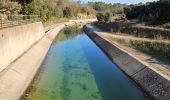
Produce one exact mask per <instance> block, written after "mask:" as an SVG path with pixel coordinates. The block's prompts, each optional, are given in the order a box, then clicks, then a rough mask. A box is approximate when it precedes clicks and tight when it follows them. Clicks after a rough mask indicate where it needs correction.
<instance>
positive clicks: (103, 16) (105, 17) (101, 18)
mask: <svg viewBox="0 0 170 100" xmlns="http://www.w3.org/2000/svg"><path fill="white" fill-rule="evenodd" d="M96 17H97V20H98V22H99V23H108V22H110V20H111V14H110V13H109V12H105V13H104V12H103V13H101V12H100V13H97V15H96Z"/></svg>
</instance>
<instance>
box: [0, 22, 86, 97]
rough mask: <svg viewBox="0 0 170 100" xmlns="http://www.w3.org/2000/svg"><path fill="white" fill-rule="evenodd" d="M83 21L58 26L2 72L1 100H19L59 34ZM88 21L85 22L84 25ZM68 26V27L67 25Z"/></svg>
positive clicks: (0, 83) (0, 74)
mask: <svg viewBox="0 0 170 100" xmlns="http://www.w3.org/2000/svg"><path fill="white" fill-rule="evenodd" d="M80 22H82V21H78V22H77V23H75V22H67V23H62V24H56V25H54V27H52V28H50V29H51V30H50V29H48V28H47V29H48V32H47V33H46V35H45V36H43V38H41V39H40V40H39V41H38V42H37V43H35V44H34V45H33V46H32V47H31V48H30V49H29V50H28V51H27V52H26V53H24V54H23V55H22V56H21V57H20V58H18V59H17V60H16V61H15V62H13V63H12V64H10V65H9V66H8V67H7V68H6V69H5V70H3V71H2V72H0V100H18V99H20V98H21V96H22V95H23V94H24V92H25V90H26V89H27V87H28V86H29V85H30V83H31V81H32V80H33V78H34V76H35V75H36V73H37V71H38V69H39V68H40V66H41V63H42V62H43V59H44V58H45V56H46V54H47V52H48V50H49V48H50V46H51V44H52V42H53V40H54V39H55V37H56V35H57V34H58V32H59V31H60V30H61V29H63V28H64V27H66V26H71V25H75V24H80ZM84 22H86V21H83V23H84ZM65 24H67V25H65Z"/></svg>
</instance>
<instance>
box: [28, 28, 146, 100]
mask: <svg viewBox="0 0 170 100" xmlns="http://www.w3.org/2000/svg"><path fill="white" fill-rule="evenodd" d="M26 98H27V99H28V100H146V99H147V98H146V96H145V95H144V94H143V93H142V91H141V90H140V89H139V88H138V87H137V86H136V85H135V84H134V83H133V82H132V81H131V80H130V79H129V78H128V77H127V76H126V75H125V74H124V73H123V72H122V71H121V70H120V69H119V68H118V67H117V66H116V65H115V64H114V63H112V61H110V59H109V58H108V57H107V56H106V55H105V54H104V53H103V52H102V51H101V50H100V48H98V47H97V46H96V45H95V43H93V41H92V40H90V38H89V37H88V36H87V35H86V34H84V33H83V32H82V31H80V30H77V31H71V30H68V29H67V30H66V31H61V32H60V34H59V35H58V36H57V38H56V40H55V41H54V42H53V45H52V46H51V48H50V50H49V52H48V55H47V57H46V59H45V60H44V62H43V64H42V67H41V71H40V73H39V75H38V76H37V77H36V79H35V80H34V82H33V85H32V87H31V89H30V91H29V92H28V94H27V97H26Z"/></svg>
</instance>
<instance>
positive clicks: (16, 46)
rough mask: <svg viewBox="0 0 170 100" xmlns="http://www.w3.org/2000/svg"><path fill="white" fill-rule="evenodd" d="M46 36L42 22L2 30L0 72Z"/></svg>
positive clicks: (0, 37)
mask: <svg viewBox="0 0 170 100" xmlns="http://www.w3.org/2000/svg"><path fill="white" fill-rule="evenodd" d="M43 35H44V28H43V25H42V23H41V22H37V23H31V24H26V25H21V26H16V27H11V28H5V29H1V30H0V72H1V71H2V70H4V69H5V68H6V67H7V66H8V65H9V64H10V63H12V62H13V61H14V60H16V59H17V58H18V57H19V56H21V55H22V54H23V53H24V52H25V51H26V50H28V49H29V47H30V46H32V45H33V44H34V43H35V42H36V41H38V40H40V38H42V37H43Z"/></svg>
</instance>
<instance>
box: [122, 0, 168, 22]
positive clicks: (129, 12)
mask: <svg viewBox="0 0 170 100" xmlns="http://www.w3.org/2000/svg"><path fill="white" fill-rule="evenodd" d="M168 9H170V1H169V0H160V1H157V2H151V3H146V4H137V5H130V6H128V7H126V8H124V12H125V14H126V17H127V19H140V20H144V21H151V22H152V24H164V23H167V22H170V10H168Z"/></svg>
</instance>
